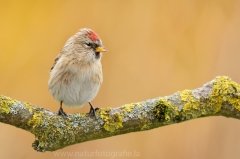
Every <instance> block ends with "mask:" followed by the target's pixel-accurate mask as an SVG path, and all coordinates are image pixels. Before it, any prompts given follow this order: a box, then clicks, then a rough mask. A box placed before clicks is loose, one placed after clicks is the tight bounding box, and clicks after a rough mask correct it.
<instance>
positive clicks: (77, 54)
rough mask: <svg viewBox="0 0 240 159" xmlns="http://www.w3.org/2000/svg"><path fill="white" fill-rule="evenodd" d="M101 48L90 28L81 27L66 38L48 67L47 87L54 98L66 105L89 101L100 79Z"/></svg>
mask: <svg viewBox="0 0 240 159" xmlns="http://www.w3.org/2000/svg"><path fill="white" fill-rule="evenodd" d="M104 51H106V50H105V48H104V47H103V45H102V41H101V39H100V38H99V36H98V35H97V34H96V33H95V32H94V31H92V30H91V29H87V28H83V29H80V30H79V31H78V32H77V33H76V34H75V35H73V36H72V37H71V38H69V39H68V41H67V42H66V44H65V45H64V47H63V49H62V50H61V51H60V53H59V54H58V56H57V57H56V59H55V61H54V64H53V66H52V68H51V72H50V78H49V81H48V88H49V91H50V93H51V95H52V96H53V98H54V99H55V100H57V101H59V102H63V103H64V105H66V106H69V107H81V106H83V105H84V104H86V103H87V102H90V101H91V100H92V99H93V98H94V97H95V96H96V95H97V93H98V91H99V88H100V86H101V83H102V81H103V76H102V65H101V61H100V60H101V57H102V53H101V52H104ZM60 109H61V106H60Z"/></svg>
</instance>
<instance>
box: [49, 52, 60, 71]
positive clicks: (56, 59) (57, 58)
mask: <svg viewBox="0 0 240 159" xmlns="http://www.w3.org/2000/svg"><path fill="white" fill-rule="evenodd" d="M61 56H62V55H61V54H58V56H57V57H56V58H55V60H54V63H53V66H52V68H51V70H50V72H51V71H52V70H53V68H54V67H55V65H56V63H57V62H58V60H59V59H60V58H61Z"/></svg>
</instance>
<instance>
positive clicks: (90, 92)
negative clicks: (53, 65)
mask: <svg viewBox="0 0 240 159" xmlns="http://www.w3.org/2000/svg"><path fill="white" fill-rule="evenodd" d="M92 74H93V73H89V72H88V73H87V74H84V75H83V74H82V73H81V72H78V73H76V74H75V75H67V76H66V75H65V76H66V78H67V80H66V78H65V76H64V74H60V73H59V74H56V73H55V72H52V73H51V75H50V79H49V82H48V85H49V91H50V93H51V94H52V96H53V98H54V99H55V100H57V101H59V102H60V101H62V102H63V103H64V105H65V106H69V107H81V106H83V105H84V104H86V103H87V102H90V101H91V100H93V98H94V97H95V96H96V95H97V93H98V91H99V88H100V85H101V82H96V81H94V80H92ZM90 75H91V76H90ZM100 76H102V74H100Z"/></svg>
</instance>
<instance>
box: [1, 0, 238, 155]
mask: <svg viewBox="0 0 240 159" xmlns="http://www.w3.org/2000/svg"><path fill="white" fill-rule="evenodd" d="M239 16H240V1H239V0H231V1H228V0H201V1H197V0H182V1H176V0H169V1H164V0H148V1H139V0H131V1H120V0H115V1H107V0H101V1H98V0H92V1H82V0H71V1H65V0H52V1H25V2H24V1H6V0H5V1H1V2H0V94H2V95H5V96H9V97H12V98H15V99H17V100H20V101H28V102H30V103H33V104H35V105H39V106H41V107H44V108H47V109H50V110H51V111H54V112H56V111H57V110H58V108H59V103H58V102H57V101H54V100H53V98H52V96H51V95H50V93H49V92H48V86H47V82H48V77H49V70H50V68H51V66H52V64H53V61H54V59H55V57H56V56H57V54H58V53H59V51H60V50H61V48H62V47H63V45H64V44H65V42H66V40H67V39H68V38H69V37H71V36H72V35H73V34H75V33H76V32H77V31H78V30H79V29H80V28H83V27H88V28H91V29H93V30H94V31H95V32H96V33H97V34H98V35H99V36H100V37H101V39H102V41H103V44H104V46H105V47H106V48H107V49H108V52H106V53H104V55H103V58H102V65H103V73H104V82H103V85H102V87H101V89H100V92H99V93H98V95H97V97H96V98H95V99H94V100H93V102H92V103H93V104H94V105H95V106H98V107H118V106H121V105H123V104H126V103H131V102H139V101H143V100H146V99H149V98H155V97H159V96H166V95H170V94H172V93H175V92H176V91H181V90H184V89H194V88H198V87H201V86H202V85H203V84H204V83H206V82H208V81H211V80H212V79H214V78H215V77H216V76H219V75H226V76H229V77H231V78H232V79H233V80H234V81H236V82H237V83H240V74H239V60H240V18H239ZM64 110H65V111H66V112H68V113H74V112H88V111H89V106H88V105H87V106H85V107H83V108H80V109H68V108H66V107H64ZM33 141H34V136H33V135H32V134H30V133H28V132H26V131H23V130H21V129H17V128H15V127H13V126H10V125H6V124H2V123H0V143H1V144H0V158H1V159H3V158H17V159H32V158H36V159H42V158H45V159H51V158H71V159H74V158H139V159H145V158H161V159H175V158H176V159H202V158H204V159H229V158H231V159H237V158H239V155H240V151H239V147H240V121H238V120H235V119H227V118H224V117H208V118H202V119H196V120H191V121H188V122H184V123H181V124H175V125H170V126H166V127H161V128H158V129H154V130H150V131H145V132H137V133H130V134H125V135H120V136H115V137H110V138H106V139H101V140H95V141H90V142H85V143H81V144H76V145H73V146H69V147H66V148H64V149H61V150H58V151H56V152H46V153H40V152H36V151H34V150H33V149H32V147H31V144H32V142H33ZM84 152H86V153H87V154H89V155H91V154H93V153H94V152H97V153H95V154H93V155H92V156H81V155H78V154H82V153H84ZM104 152H105V156H104V154H103V153H104ZM117 152H119V153H122V154H123V155H122V157H121V156H114V153H117ZM124 152H128V154H130V153H133V154H134V153H137V154H138V156H131V155H130V156H129V155H126V153H124ZM67 153H68V154H67ZM74 153H75V156H74ZM61 154H62V155H61ZM71 154H72V155H71ZM101 154H102V155H101ZM107 154H108V155H107Z"/></svg>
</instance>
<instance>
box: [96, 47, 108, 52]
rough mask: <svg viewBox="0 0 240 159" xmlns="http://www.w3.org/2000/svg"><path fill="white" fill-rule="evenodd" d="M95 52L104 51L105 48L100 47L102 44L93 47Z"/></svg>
mask: <svg viewBox="0 0 240 159" xmlns="http://www.w3.org/2000/svg"><path fill="white" fill-rule="evenodd" d="M95 51H96V52H106V51H107V50H106V49H105V48H104V47H102V46H98V47H97V48H96V49H95Z"/></svg>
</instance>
